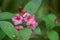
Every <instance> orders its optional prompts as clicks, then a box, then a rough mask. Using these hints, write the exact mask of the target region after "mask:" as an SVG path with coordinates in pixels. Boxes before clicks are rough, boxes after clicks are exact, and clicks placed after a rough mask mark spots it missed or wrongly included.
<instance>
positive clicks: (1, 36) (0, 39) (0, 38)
mask: <svg viewBox="0 0 60 40" xmlns="http://www.w3.org/2000/svg"><path fill="white" fill-rule="evenodd" d="M4 37H5V33H4V32H3V31H2V30H0V40H2V39H3V38H4Z"/></svg>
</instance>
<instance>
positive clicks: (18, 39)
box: [0, 0, 60, 40]
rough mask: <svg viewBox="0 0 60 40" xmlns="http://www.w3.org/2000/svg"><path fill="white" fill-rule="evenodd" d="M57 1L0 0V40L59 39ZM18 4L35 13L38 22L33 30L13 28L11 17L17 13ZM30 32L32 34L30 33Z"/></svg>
mask: <svg viewBox="0 0 60 40" xmlns="http://www.w3.org/2000/svg"><path fill="white" fill-rule="evenodd" d="M58 1H59V0H0V40H60V39H59V38H60V31H59V30H60V21H57V20H58V19H60V18H59V17H60V14H59V13H60V11H59V10H60V9H59V8H58V6H59V5H58V4H57V3H58ZM19 6H22V7H23V10H25V11H26V12H28V13H30V14H32V15H35V19H36V21H37V22H38V26H37V28H36V29H35V30H31V29H28V28H24V29H23V30H20V31H17V30H16V29H15V25H13V23H12V17H13V16H14V15H15V14H16V13H19V11H18V7H19ZM20 14H21V13H20ZM42 21H43V22H42ZM41 22H42V23H41ZM23 25H25V24H23ZM57 28H59V29H57ZM32 33H34V34H33V35H32Z"/></svg>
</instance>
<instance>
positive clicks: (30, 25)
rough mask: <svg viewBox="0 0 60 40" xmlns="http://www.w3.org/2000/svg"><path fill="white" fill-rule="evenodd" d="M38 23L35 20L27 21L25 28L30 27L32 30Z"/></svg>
mask: <svg viewBox="0 0 60 40" xmlns="http://www.w3.org/2000/svg"><path fill="white" fill-rule="evenodd" d="M37 25H38V23H37V22H36V21H35V20H32V21H30V22H27V28H31V29H32V30H35V28H36V27H37Z"/></svg>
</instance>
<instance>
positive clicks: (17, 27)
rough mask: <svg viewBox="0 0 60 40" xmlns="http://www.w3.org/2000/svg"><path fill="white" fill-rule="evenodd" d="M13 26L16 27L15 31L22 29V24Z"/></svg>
mask: <svg viewBox="0 0 60 40" xmlns="http://www.w3.org/2000/svg"><path fill="white" fill-rule="evenodd" d="M15 28H16V30H17V31H19V30H22V29H23V26H16V27H15Z"/></svg>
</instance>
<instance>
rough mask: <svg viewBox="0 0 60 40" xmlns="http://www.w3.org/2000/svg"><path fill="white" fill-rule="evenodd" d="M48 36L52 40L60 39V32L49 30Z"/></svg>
mask: <svg viewBox="0 0 60 40" xmlns="http://www.w3.org/2000/svg"><path fill="white" fill-rule="evenodd" d="M47 36H48V38H49V39H50V40H59V37H58V33H57V32H56V31H54V30H50V31H48V33H47Z"/></svg>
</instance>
